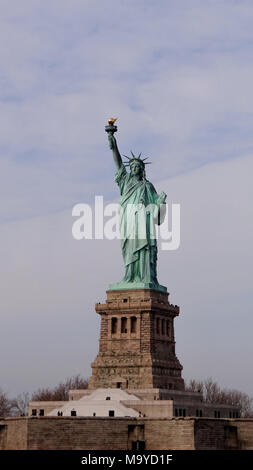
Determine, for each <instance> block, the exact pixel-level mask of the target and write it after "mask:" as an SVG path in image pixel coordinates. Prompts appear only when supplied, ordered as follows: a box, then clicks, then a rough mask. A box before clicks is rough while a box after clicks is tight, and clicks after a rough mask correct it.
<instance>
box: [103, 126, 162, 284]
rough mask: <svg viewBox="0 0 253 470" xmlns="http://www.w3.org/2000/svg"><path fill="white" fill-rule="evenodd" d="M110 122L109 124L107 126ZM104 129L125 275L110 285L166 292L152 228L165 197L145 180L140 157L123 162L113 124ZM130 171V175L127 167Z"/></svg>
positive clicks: (160, 215)
mask: <svg viewBox="0 0 253 470" xmlns="http://www.w3.org/2000/svg"><path fill="white" fill-rule="evenodd" d="M110 121H111V122H110ZM108 122H109V126H106V131H107V132H108V139H109V144H110V148H111V150H112V153H113V158H114V162H115V165H116V170H117V171H116V175H115V181H116V183H117V184H118V186H119V189H120V194H121V199H120V210H119V217H120V234H121V249H122V255H123V259H124V264H125V275H124V278H123V280H122V281H121V282H118V283H116V284H112V285H110V290H115V289H156V290H161V291H166V290H167V289H166V287H164V286H161V285H160V284H159V283H158V280H157V241H156V230H155V225H156V224H157V225H159V224H161V223H162V222H163V219H164V216H165V210H164V209H165V204H164V202H165V199H166V194H165V193H164V192H162V193H161V194H160V195H158V194H157V192H156V190H155V188H154V186H153V185H152V183H150V182H149V181H148V180H147V179H146V173H145V165H146V164H147V163H148V162H145V160H146V158H143V159H142V158H141V154H140V155H139V156H138V157H136V156H135V155H134V154H133V153H132V152H131V154H132V156H131V157H126V158H127V159H128V161H127V162H122V158H121V155H120V152H119V150H118V146H117V142H116V139H115V137H114V135H113V133H114V132H115V131H116V130H117V127H116V126H114V125H113V124H114V120H113V119H111V120H109V121H108ZM127 166H128V167H129V168H130V173H128V172H127V170H126V167H127Z"/></svg>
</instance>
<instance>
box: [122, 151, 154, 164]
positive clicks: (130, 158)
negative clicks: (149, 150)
mask: <svg viewBox="0 0 253 470" xmlns="http://www.w3.org/2000/svg"><path fill="white" fill-rule="evenodd" d="M131 154H132V157H128V156H127V155H124V157H126V158H127V159H128V161H127V162H123V163H124V165H125V166H131V165H132V163H134V162H139V163H141V164H142V165H143V168H144V167H145V165H150V164H151V162H145V160H147V159H148V158H149V157H146V158H141V153H140V154H139V155H138V157H136V156H135V155H134V153H133V152H132V150H131Z"/></svg>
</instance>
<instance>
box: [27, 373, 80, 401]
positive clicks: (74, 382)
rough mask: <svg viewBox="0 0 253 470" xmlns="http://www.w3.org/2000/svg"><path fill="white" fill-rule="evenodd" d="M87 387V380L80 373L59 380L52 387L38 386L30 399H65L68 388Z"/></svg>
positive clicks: (78, 388) (66, 398)
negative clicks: (61, 380) (62, 380)
mask: <svg viewBox="0 0 253 470" xmlns="http://www.w3.org/2000/svg"><path fill="white" fill-rule="evenodd" d="M86 388H88V380H87V379H84V378H82V377H81V376H80V374H78V375H76V376H73V377H69V378H67V379H66V380H65V382H60V383H59V384H58V385H57V386H56V387H54V388H53V389H51V388H40V389H39V390H37V391H36V392H34V393H33V395H32V401H58V400H59V401H62V400H63V401H67V400H68V392H69V390H74V389H75V390H80V389H86Z"/></svg>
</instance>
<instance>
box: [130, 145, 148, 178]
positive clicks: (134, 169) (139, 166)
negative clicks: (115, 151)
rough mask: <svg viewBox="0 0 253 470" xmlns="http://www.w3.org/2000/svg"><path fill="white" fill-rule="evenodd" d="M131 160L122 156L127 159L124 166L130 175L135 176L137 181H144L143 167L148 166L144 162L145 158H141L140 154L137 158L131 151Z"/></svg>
mask: <svg viewBox="0 0 253 470" xmlns="http://www.w3.org/2000/svg"><path fill="white" fill-rule="evenodd" d="M131 154H132V158H130V157H127V156H126V155H124V157H126V158H128V162H124V163H125V166H129V167H130V171H131V175H132V176H137V177H138V178H139V179H143V178H144V179H145V178H146V174H145V165H148V164H149V162H145V160H147V158H148V157H147V158H143V159H142V158H141V153H140V155H139V156H138V157H136V156H135V155H134V154H133V152H132V151H131Z"/></svg>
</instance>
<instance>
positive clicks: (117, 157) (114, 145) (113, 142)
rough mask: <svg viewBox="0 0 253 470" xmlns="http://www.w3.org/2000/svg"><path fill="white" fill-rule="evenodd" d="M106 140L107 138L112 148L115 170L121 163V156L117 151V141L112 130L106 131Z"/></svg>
mask: <svg viewBox="0 0 253 470" xmlns="http://www.w3.org/2000/svg"><path fill="white" fill-rule="evenodd" d="M108 140H109V145H110V149H111V150H112V154H113V159H114V162H115V165H116V168H117V170H119V168H120V167H121V165H122V158H121V155H120V153H119V149H118V145H117V141H116V139H115V137H114V135H113V133H112V132H108Z"/></svg>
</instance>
